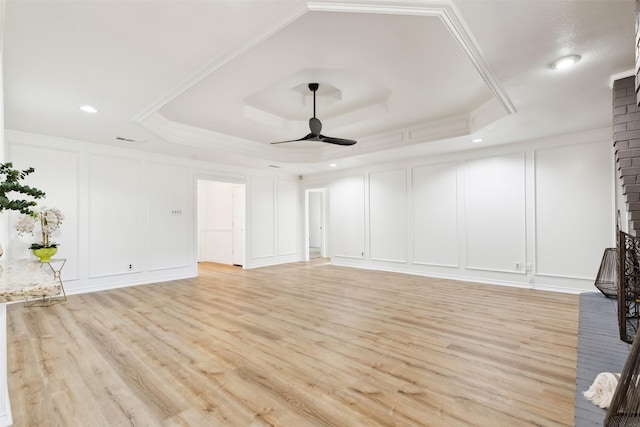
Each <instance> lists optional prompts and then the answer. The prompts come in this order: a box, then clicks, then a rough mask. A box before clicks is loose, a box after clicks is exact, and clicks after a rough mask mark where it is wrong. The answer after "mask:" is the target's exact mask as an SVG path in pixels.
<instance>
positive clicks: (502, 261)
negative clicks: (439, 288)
mask: <svg viewBox="0 0 640 427" xmlns="http://www.w3.org/2000/svg"><path fill="white" fill-rule="evenodd" d="M524 177H525V162H524V153H522V152H521V153H515V154H509V155H504V156H498V157H489V158H485V159H480V160H473V161H469V162H466V163H465V183H464V185H465V197H464V201H465V229H466V260H467V263H466V267H467V268H472V269H480V270H493V271H505V272H516V271H518V270H516V263H522V264H525V260H526V249H525V248H526V239H525V236H526V227H525V178H524ZM520 271H521V272H524V268H521V269H520Z"/></svg>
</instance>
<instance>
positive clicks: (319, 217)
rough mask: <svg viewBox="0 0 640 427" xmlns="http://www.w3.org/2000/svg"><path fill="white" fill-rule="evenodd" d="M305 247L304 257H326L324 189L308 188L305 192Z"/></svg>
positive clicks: (307, 258)
mask: <svg viewBox="0 0 640 427" xmlns="http://www.w3.org/2000/svg"><path fill="white" fill-rule="evenodd" d="M305 201H306V206H305V211H306V214H307V215H306V221H305V224H306V230H305V235H306V237H307V238H306V242H307V244H306V248H305V259H306V260H310V259H313V258H326V257H327V233H326V228H327V227H326V216H327V215H326V213H327V209H326V189H324V188H318V189H310V190H306V193H305Z"/></svg>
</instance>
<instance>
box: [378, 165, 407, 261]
mask: <svg viewBox="0 0 640 427" xmlns="http://www.w3.org/2000/svg"><path fill="white" fill-rule="evenodd" d="M369 236H370V247H371V255H370V258H371V259H372V260H376V261H393V262H406V261H407V173H406V169H396V170H391V171H385V172H375V173H371V174H369Z"/></svg>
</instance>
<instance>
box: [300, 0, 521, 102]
mask: <svg viewBox="0 0 640 427" xmlns="http://www.w3.org/2000/svg"><path fill="white" fill-rule="evenodd" d="M307 7H308V8H309V10H310V11H323V12H354V13H381V14H387V15H392V14H395V15H417V16H433V17H437V18H439V19H440V20H441V21H442V23H443V24H444V25H445V26H446V27H447V29H448V30H449V32H450V33H451V35H452V36H453V38H454V39H455V40H456V42H458V45H459V46H460V48H461V49H462V50H463V51H464V53H465V54H466V55H467V57H468V58H469V60H470V61H471V63H472V64H473V66H474V67H475V69H476V71H477V72H478V74H480V77H481V78H482V80H484V82H485V84H486V85H487V87H488V89H489V91H490V92H491V93H492V94H493V96H494V97H495V98H496V99H497V100H498V102H499V103H500V105H501V106H502V108H503V109H504V111H505V112H506V113H507V114H514V113H515V112H516V111H517V110H516V108H515V106H514V105H513V102H512V101H511V99H510V98H509V96H508V95H507V93H506V92H505V90H504V89H503V87H502V85H501V84H500V83H499V82H498V79H497V78H496V77H495V75H494V73H493V71H492V70H491V67H489V64H488V63H487V61H486V60H485V59H484V54H483V53H482V51H481V49H480V47H479V46H478V43H477V42H476V40H475V38H474V37H473V36H472V35H471V32H470V31H469V28H468V27H467V25H466V24H465V22H464V20H463V19H462V16H461V15H460V13H459V12H458V9H457V8H456V6H455V5H454V4H453V2H451V1H429V0H416V1H401V2H398V1H393V0H352V1H351V2H348V3H347V2H344V1H333V0H329V1H309V2H307Z"/></svg>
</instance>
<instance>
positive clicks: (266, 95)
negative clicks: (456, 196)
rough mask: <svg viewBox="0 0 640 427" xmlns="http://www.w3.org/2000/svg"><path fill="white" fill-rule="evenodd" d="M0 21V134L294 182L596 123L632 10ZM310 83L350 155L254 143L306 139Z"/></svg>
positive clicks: (411, 4) (25, 10)
mask: <svg viewBox="0 0 640 427" xmlns="http://www.w3.org/2000/svg"><path fill="white" fill-rule="evenodd" d="M4 9H5V10H4V12H5V19H4V28H3V44H4V49H3V54H4V81H5V89H4V90H5V127H6V128H7V129H11V130H19V131H26V132H33V133H39V134H44V135H51V136H55V137H61V138H68V139H74V140H79V141H87V142H94V143H99V144H107V145H113V146H120V147H129V148H134V149H137V150H144V151H150V152H159V153H164V154H169V155H175V156H184V157H190V158H196V159H203V160H211V161H216V162H221V163H228V164H237V165H246V166H252V167H260V168H267V167H269V165H277V166H280V167H282V170H283V171H286V172H291V173H295V174H300V173H310V172H318V171H323V170H327V169H328V164H329V163H332V162H334V163H337V164H338V165H339V167H350V166H355V165H358V164H362V163H364V162H379V161H383V160H390V159H398V158H402V157H413V156H416V155H428V154H430V153H435V152H439V153H441V152H446V151H457V150H464V149H471V148H477V147H478V146H477V145H472V144H471V143H470V140H471V138H472V137H476V136H481V137H482V138H484V140H485V142H484V143H483V144H486V145H498V144H507V143H514V142H518V141H523V140H530V139H535V138H540V137H545V136H549V135H557V134H564V133H570V132H576V131H582V130H590V129H597V128H602V127H605V126H610V125H611V113H612V111H611V110H612V108H611V89H610V88H609V82H610V78H611V76H613V75H618V74H621V73H623V74H624V73H627V72H629V71H630V70H632V69H633V67H634V23H635V15H634V14H635V4H634V1H633V0H603V1H561V0H549V1H543V0H510V1H506V0H505V1H485V0H468V1H449V2H448V1H428V0H413V1H397V0H396V1H393V0H351V1H349V2H344V1H337V0H330V1H324V2H316V1H309V2H307V1H303V0H253V1H250V0H240V1H239V0H229V1H222V0H211V1H206V0H198V1H195V0H194V1H190V0H175V1H166V0H165V1H149V0H140V1H137V0H123V1H88V0H84V1H70V0H59V1H58V0H46V1H35V0H31V1H25V0H6V1H5V4H4ZM572 53H575V54H579V55H581V56H582V61H581V62H580V63H578V65H577V66H576V67H574V68H573V69H571V70H568V71H562V72H561V71H553V70H551V69H550V67H549V64H550V63H551V62H552V61H553V60H555V59H556V58H558V57H560V56H562V55H566V54H572ZM310 82H318V83H320V90H319V91H318V99H317V112H316V115H317V117H318V118H319V119H320V120H321V121H322V123H323V134H325V135H329V136H334V137H340V138H350V139H356V140H358V144H356V145H354V146H352V147H341V146H334V145H330V144H323V143H318V142H315V143H312V142H303V143H289V144H281V145H270V144H269V143H270V142H273V141H281V140H289V139H296V138H300V137H302V136H304V135H305V134H307V133H308V132H309V130H308V123H307V121H308V119H309V118H310V117H311V116H312V114H313V111H312V109H313V107H312V102H311V94H310V92H309V91H308V90H307V84H308V83H310ZM84 104H90V105H93V106H95V107H97V108H98V110H99V113H98V114H94V115H88V114H86V113H82V112H80V111H79V109H78V107H79V106H81V105H84ZM117 137H121V138H128V139H133V140H136V141H138V142H126V141H121V140H118V139H116V138H117Z"/></svg>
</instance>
